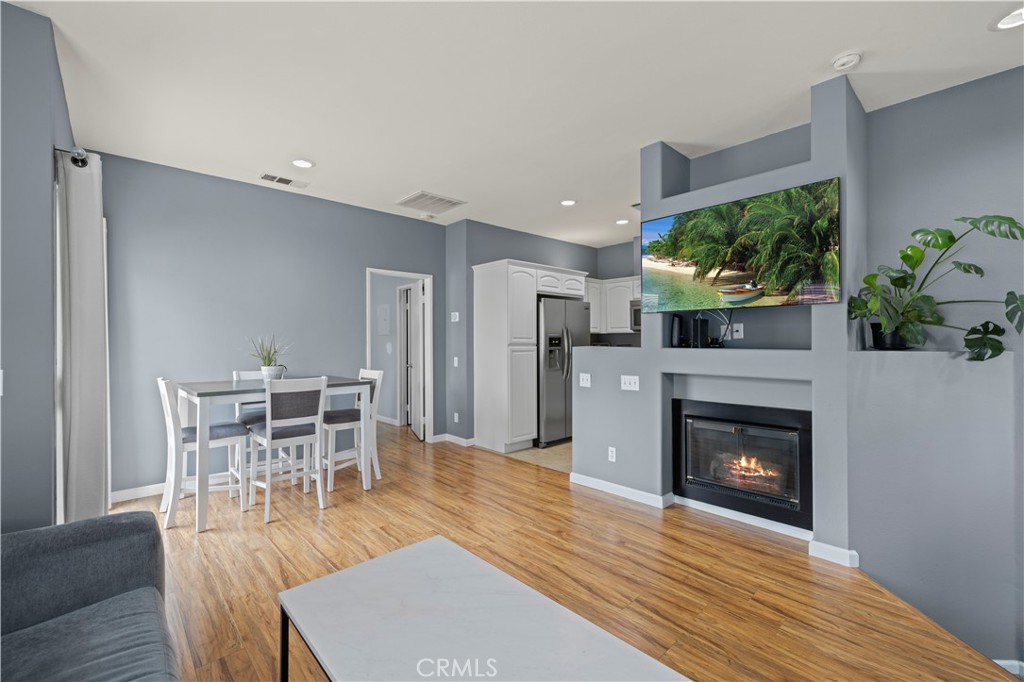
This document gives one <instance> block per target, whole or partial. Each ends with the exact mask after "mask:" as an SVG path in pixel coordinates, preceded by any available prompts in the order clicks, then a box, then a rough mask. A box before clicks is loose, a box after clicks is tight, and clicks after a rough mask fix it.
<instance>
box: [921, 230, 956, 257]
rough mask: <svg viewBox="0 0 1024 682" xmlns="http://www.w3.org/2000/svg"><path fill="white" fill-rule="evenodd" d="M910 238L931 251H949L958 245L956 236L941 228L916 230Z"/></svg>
mask: <svg viewBox="0 0 1024 682" xmlns="http://www.w3.org/2000/svg"><path fill="white" fill-rule="evenodd" d="M910 236H911V237H913V238H914V239H916V240H917V241H918V243H919V244H921V245H922V246H926V247H928V248H929V249H938V250H939V251H942V250H943V249H948V248H949V247H951V246H953V244H954V243H956V236H955V235H954V234H953V233H952V232H951V231H950V230H947V229H945V228H942V227H939V228H936V229H934V230H914V231H913V232H911V233H910Z"/></svg>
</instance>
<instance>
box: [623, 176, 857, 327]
mask: <svg viewBox="0 0 1024 682" xmlns="http://www.w3.org/2000/svg"><path fill="white" fill-rule="evenodd" d="M640 230H641V232H640V243H641V246H642V261H641V262H642V267H641V269H640V272H641V277H642V287H641V289H642V292H643V297H642V301H641V306H642V309H643V311H644V312H648V313H654V312H678V311H685V310H714V309H723V308H725V309H728V308H747V307H763V306H780V305H806V304H811V303H837V302H838V301H839V297H840V292H839V178H832V179H831V180H822V181H820V182H812V183H810V184H807V185H803V186H801V187H793V188H790V189H784V190H780V191H778V192H770V193H768V194H761V195H759V196H756V197H750V198H748V199H740V200H739V201H732V202H729V203H727V204H718V205H717V206H708V207H707V208H701V209H696V210H693V211H687V212H686V213H679V214H677V215H670V216H667V217H665V218H658V219H657V220H648V221H646V222H644V223H643V225H642V226H641V228H640Z"/></svg>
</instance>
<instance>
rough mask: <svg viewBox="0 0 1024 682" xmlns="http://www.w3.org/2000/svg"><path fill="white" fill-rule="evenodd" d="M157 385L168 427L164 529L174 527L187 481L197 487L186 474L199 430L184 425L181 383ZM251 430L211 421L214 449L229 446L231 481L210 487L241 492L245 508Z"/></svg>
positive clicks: (164, 381) (163, 381)
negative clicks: (247, 443)
mask: <svg viewBox="0 0 1024 682" xmlns="http://www.w3.org/2000/svg"><path fill="white" fill-rule="evenodd" d="M156 383H157V388H159V389H160V403H161V404H162V405H163V409H164V424H165V425H166V428H167V480H166V481H165V483H164V496H163V498H162V499H161V501H160V511H161V512H165V513H166V516H165V517H164V528H170V525H169V523H170V520H171V519H173V518H174V512H175V510H176V509H177V506H178V498H180V497H181V495H182V493H183V492H184V491H185V489H186V487H187V484H191V486H192V487H193V488H194V486H195V479H194V478H189V477H187V476H186V475H185V473H186V472H185V470H186V469H187V468H188V453H189V452H195V451H196V449H197V448H198V444H197V443H196V436H197V430H196V427H194V426H185V427H183V426H182V425H181V417H180V415H179V414H178V410H177V408H176V403H177V399H178V385H177V384H175V383H174V382H173V381H170V380H169V379H164V378H163V377H158V378H157V380H156ZM248 435H249V431H248V429H246V428H245V427H244V426H242V425H241V424H239V423H237V422H223V423H218V424H210V448H211V449H212V448H220V447H227V448H228V482H227V485H215V486H213V485H212V486H210V490H211V491H213V490H228V491H229V493H233V492H237V493H239V495H238V497H239V498H240V500H239V505H240V506H241V509H242V511H245V510H246V509H247V506H246V501H245V466H244V464H245V439H246V437H247V436H248Z"/></svg>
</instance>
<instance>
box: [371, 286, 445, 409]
mask: <svg viewBox="0 0 1024 682" xmlns="http://www.w3.org/2000/svg"><path fill="white" fill-rule="evenodd" d="M417 281H419V280H416V279H410V278H408V277H390V276H386V275H379V274H376V273H374V274H372V275H371V276H370V369H380V370H384V376H383V377H382V378H381V385H380V396H379V397H378V398H377V400H378V402H377V414H378V415H379V416H381V417H386V418H388V419H398V287H401V286H406V285H408V284H413V283H414V282H417ZM441 303H442V301H440V300H439V301H437V303H436V305H441ZM381 306H384V307H385V308H386V309H387V315H388V323H387V325H386V327H385V328H384V329H382V328H381V325H380V324H379V322H378V319H377V316H378V314H379V310H380V307H381ZM438 380H440V377H439V378H438Z"/></svg>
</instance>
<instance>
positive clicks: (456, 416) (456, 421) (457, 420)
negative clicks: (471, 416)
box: [455, 412, 459, 424]
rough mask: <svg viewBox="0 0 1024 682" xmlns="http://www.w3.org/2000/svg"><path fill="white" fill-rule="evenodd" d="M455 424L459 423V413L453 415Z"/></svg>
mask: <svg viewBox="0 0 1024 682" xmlns="http://www.w3.org/2000/svg"><path fill="white" fill-rule="evenodd" d="M455 423H456V424H458V423H459V413H458V412H456V413H455Z"/></svg>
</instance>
